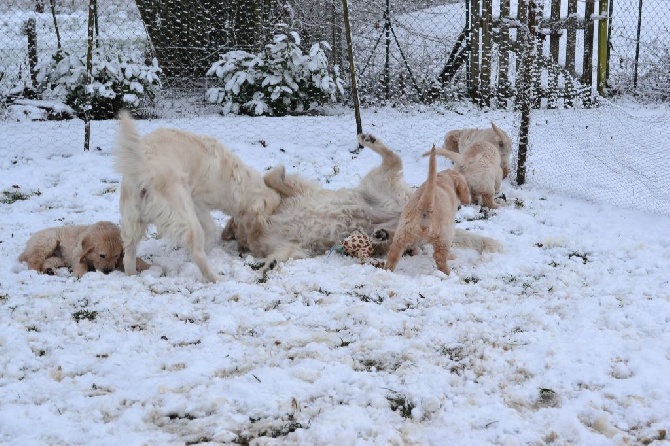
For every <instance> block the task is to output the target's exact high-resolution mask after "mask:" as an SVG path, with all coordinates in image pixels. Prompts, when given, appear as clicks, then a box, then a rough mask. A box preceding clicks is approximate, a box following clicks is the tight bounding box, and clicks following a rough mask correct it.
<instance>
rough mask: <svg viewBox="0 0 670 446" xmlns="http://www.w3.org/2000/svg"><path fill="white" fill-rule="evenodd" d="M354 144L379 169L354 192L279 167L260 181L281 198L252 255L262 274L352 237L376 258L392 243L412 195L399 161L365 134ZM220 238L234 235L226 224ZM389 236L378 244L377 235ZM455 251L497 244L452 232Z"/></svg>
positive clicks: (487, 248)
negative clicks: (360, 237) (376, 159)
mask: <svg viewBox="0 0 670 446" xmlns="http://www.w3.org/2000/svg"><path fill="white" fill-rule="evenodd" d="M358 140H359V142H360V143H361V144H362V145H364V146H366V147H369V148H370V149H372V150H374V151H375V152H376V153H378V154H379V155H381V157H382V163H381V165H379V166H377V167H375V168H374V169H372V170H371V171H370V172H369V173H368V174H367V175H366V176H365V177H364V178H363V179H362V180H361V181H360V183H359V185H358V186H356V187H353V188H341V189H337V190H332V189H326V188H323V187H322V186H320V185H319V184H317V183H315V182H313V181H309V180H307V179H305V178H303V177H300V176H299V175H285V174H284V168H283V167H278V168H275V169H273V170H272V171H270V172H269V173H268V174H266V176H265V181H266V183H267V184H268V186H270V187H272V188H274V189H276V190H277V191H278V192H280V193H281V195H282V202H281V204H280V206H279V207H278V208H277V210H276V211H275V213H274V214H273V215H272V216H271V217H270V218H269V220H268V225H267V228H266V231H265V233H264V234H263V235H262V236H261V237H260V238H259V243H258V245H257V249H252V250H251V251H252V254H254V255H255V256H257V257H266V259H265V270H267V269H269V268H272V267H274V265H276V264H277V263H278V262H283V261H286V260H288V259H290V258H294V259H298V258H305V257H309V256H311V255H315V254H323V253H324V252H326V251H327V250H328V249H330V248H332V247H333V246H335V245H337V244H339V243H340V242H341V241H342V239H344V238H345V237H347V236H348V235H350V234H351V233H353V232H357V231H358V232H361V233H363V234H366V235H368V236H370V237H371V238H372V240H373V244H374V247H375V254H383V253H385V252H386V251H387V250H388V247H389V245H390V243H391V241H392V239H393V235H394V232H395V230H396V228H397V226H398V220H399V218H400V214H401V212H402V210H403V208H404V207H405V205H406V203H407V201H408V200H409V198H410V196H411V195H412V193H413V189H412V188H411V187H410V186H409V185H408V184H407V183H405V181H404V179H403V173H402V168H403V165H402V160H401V158H400V157H399V156H398V155H397V154H395V153H394V152H393V151H391V150H389V149H388V148H387V147H386V146H385V145H384V143H383V142H381V141H380V140H379V139H377V138H376V137H374V136H372V135H369V134H361V135H359V136H358ZM229 225H230V226H233V227H229V228H227V229H226V230H224V233H225V234H226V237H227V238H230V233H231V231H232V232H235V234H237V232H238V231H237V228H236V223H235V222H234V221H232V220H231V221H230V224H229ZM382 229H383V230H386V234H387V235H388V237H387V238H386V239H383V240H382V239H379V237H377V236H376V234H377V233H378V231H379V230H382ZM454 246H463V247H471V248H475V249H477V250H478V251H480V252H482V251H497V250H500V244H499V243H498V242H496V241H495V240H492V239H489V238H487V237H481V236H477V235H475V234H471V233H469V232H467V231H462V230H458V229H457V230H456V234H455V236H454Z"/></svg>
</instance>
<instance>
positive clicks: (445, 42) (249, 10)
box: [0, 0, 670, 119]
mask: <svg viewBox="0 0 670 446" xmlns="http://www.w3.org/2000/svg"><path fill="white" fill-rule="evenodd" d="M522 1H523V0H522ZM569 1H570V0H564V1H558V0H543V1H542V2H539V3H540V6H542V9H543V11H544V16H545V17H549V18H548V19H547V20H546V21H547V23H549V22H548V21H549V20H553V15H550V14H552V8H558V9H559V10H560V12H559V13H560V15H561V17H563V18H566V17H569V16H570V14H572V13H573V12H572V11H570V10H569V9H570V6H569ZM573 1H574V2H575V4H576V5H577V8H579V9H580V10H583V8H584V5H583V2H577V0H573ZM477 3H479V1H475V0H441V1H440V0H425V1H417V0H377V1H357V2H352V4H351V5H350V8H349V10H350V14H349V20H350V23H351V30H352V40H353V55H354V60H355V66H356V69H357V72H356V74H357V77H358V87H359V89H360V102H361V103H362V104H363V105H380V104H398V103H416V102H423V103H426V102H433V101H441V102H442V103H446V104H449V103H450V102H452V101H455V100H461V99H464V98H466V97H468V96H469V95H470V94H469V92H468V88H469V87H470V86H471V82H473V80H472V79H470V78H469V76H470V73H469V72H468V69H467V67H466V66H467V64H466V63H464V60H463V59H464V58H465V57H467V56H468V54H467V52H463V51H461V48H460V47H459V45H460V46H463V45H462V40H463V39H464V36H465V38H467V39H470V40H471V39H472V32H469V31H470V28H474V27H476V26H478V25H479V22H478V21H475V22H474V23H473V24H471V23H470V22H471V20H470V22H469V18H470V17H469V14H471V12H472V11H471V10H472V8H473V5H475V4H477ZM591 3H593V2H591ZM596 4H597V6H596V8H595V11H594V14H595V15H596V16H597V15H599V14H600V15H602V14H603V12H602V11H601V6H600V4H599V3H597V2H596ZM89 5H91V7H92V8H93V17H94V22H93V24H92V31H93V39H94V40H93V42H94V48H93V53H92V71H93V73H92V75H93V79H92V82H93V83H94V88H97V90H96V91H97V92H98V94H97V95H96V98H97V99H99V100H100V101H101V103H100V104H94V109H95V110H94V113H93V114H94V116H93V119H97V118H110V117H113V116H114V113H115V112H116V109H117V108H119V107H121V106H130V107H133V108H136V109H137V110H138V113H139V114H140V115H144V116H146V117H169V116H171V115H176V116H178V115H184V114H192V115H205V114H211V113H216V112H219V111H221V110H220V108H221V107H224V106H225V102H226V94H227V93H229V92H227V91H225V87H226V83H228V84H231V82H230V78H228V77H226V75H228V74H229V73H228V72H226V70H222V69H221V68H224V67H225V65H226V64H228V65H231V64H232V65H231V67H232V68H231V69H233V68H234V69H238V70H239V69H242V68H246V69H247V71H252V70H250V69H249V63H248V62H249V59H251V58H252V57H253V56H259V55H263V53H264V52H267V51H268V49H267V46H268V45H271V44H273V43H275V41H274V39H275V38H276V36H278V35H282V34H283V35H286V36H288V37H287V40H286V43H287V44H288V51H294V50H295V49H296V48H299V50H300V51H302V52H303V54H307V55H310V54H311V53H310V51H311V52H312V53H313V51H314V50H313V48H312V46H313V45H314V44H317V45H318V44H319V43H320V46H319V49H320V50H321V53H320V54H319V56H321V55H323V64H324V65H325V66H324V67H321V71H320V74H322V75H323V76H329V77H331V78H332V80H333V82H332V83H331V85H325V84H326V83H324V85H321V86H319V87H323V88H314V87H313V86H311V87H310V88H311V93H310V95H311V96H310V97H309V98H307V99H310V100H316V102H319V103H330V102H333V101H334V102H338V103H344V104H346V105H350V104H351V88H350V86H351V82H350V75H349V63H348V58H347V45H346V39H345V35H344V25H343V24H344V17H343V14H342V2H341V0H331V1H328V2H324V3H318V4H317V3H314V2H308V1H301V0H294V1H291V2H279V1H276V0H245V1H239V2H214V1H197V2H196V1H183V2H176V1H162V2H152V1H147V0H138V1H137V2H136V3H130V4H129V3H127V2H122V1H120V0H97V1H95V2H90V1H85V0H66V1H62V0H9V1H7V2H3V4H2V5H1V6H0V14H1V17H2V21H1V22H0V30H1V31H2V35H1V36H0V101H1V102H0V104H1V107H2V116H3V117H4V118H5V119H8V118H9V119H12V118H16V116H14V114H13V113H11V112H12V110H14V111H17V110H18V111H20V112H22V113H23V114H27V115H28V117H34V116H33V115H35V114H36V115H38V116H43V115H44V112H39V111H37V110H35V109H32V110H27V109H26V108H25V107H24V108H21V107H18V106H20V105H24V106H25V104H26V102H25V100H35V99H44V100H58V101H60V102H63V103H65V104H67V105H68V106H70V107H72V108H74V112H75V114H77V113H78V114H80V115H81V114H83V113H82V112H81V109H82V107H83V105H82V104H81V102H82V101H84V100H85V99H86V88H85V85H83V84H84V83H85V80H86V79H85V76H84V74H85V71H86V70H85V68H86V62H87V60H86V58H87V57H86V56H87V27H88V16H89V14H88V6H89ZM487 5H491V6H487ZM506 5H507V6H506ZM510 5H511V8H510ZM557 5H558V6H557ZM603 5H605V4H603ZM487 7H490V8H491V9H492V10H493V11H494V12H493V16H492V19H491V20H492V21H493V22H496V23H497V22H501V23H502V22H505V21H507V23H509V22H514V20H515V19H516V20H521V19H522V17H520V16H521V15H522V13H521V12H519V11H520V10H515V7H516V5H515V4H514V3H510V2H509V1H507V2H505V0H502V1H501V2H500V3H499V4H498V3H497V2H492V1H491V0H488V2H487V1H486V0H483V8H487ZM587 7H588V2H587ZM607 8H609V11H607V12H606V14H607V17H609V18H610V21H609V22H608V26H609V33H610V40H609V49H608V50H609V61H610V62H609V67H608V68H609V73H608V75H609V76H608V87H609V89H608V90H607V94H610V95H611V94H614V95H617V94H622V93H627V94H636V95H639V96H641V97H643V98H644V99H645V100H649V101H652V100H665V99H667V97H668V93H669V91H670V79H669V76H670V75H669V74H668V73H670V70H669V69H668V68H669V66H668V65H669V63H668V62H667V61H668V60H670V49H669V48H670V30H669V29H668V24H667V23H668V22H669V21H670V3H668V2H665V1H663V0H613V1H612V2H610V3H608V4H606V5H605V9H607ZM596 18H597V17H596ZM476 20H486V16H485V15H484V16H482V17H477V18H476ZM503 26H504V25H503V24H500V23H498V24H497V25H496V24H494V31H493V32H494V33H495V32H498V31H499V28H502V27H503ZM546 26H547V27H550V26H551V25H550V24H546ZM513 27H514V25H512V28H510V29H511V30H512V31H506V32H512V33H513V34H514V33H516V32H517V31H516V30H515V29H514V28H513ZM475 31H476V30H475ZM550 31H551V30H550ZM550 31H548V32H547V35H546V36H545V40H546V43H545V45H546V46H547V52H548V46H549V44H548V41H549V35H550V34H551V32H550ZM596 33H597V31H596ZM293 36H295V38H294V37H293ZM295 39H298V40H295ZM459 39H460V40H459ZM556 42H557V44H558V42H559V40H558V39H557V40H556ZM293 44H295V45H293ZM561 44H562V45H565V43H564V42H563V43H561ZM292 45H293V46H292ZM484 49H486V47H484ZM508 50H509V48H505V47H503V46H502V44H501V45H498V44H496V41H495V40H494V44H493V45H492V46H490V47H489V49H488V54H484V57H483V58H482V62H481V63H482V65H484V64H489V65H490V64H492V63H493V64H495V63H500V64H502V62H500V58H501V57H502V55H503V53H505V54H504V55H505V58H507V55H506V53H507V51H508ZM231 51H235V52H243V53H244V54H237V56H236V57H237V58H235V56H230V52H231ZM277 51H279V50H277ZM226 53H228V54H229V57H228V58H224V57H223V55H224V54H226ZM312 55H313V54H312ZM245 56H246V57H247V59H245ZM270 56H271V55H270ZM270 56H268V57H266V59H268V58H269V57H270ZM458 57H460V59H458ZM511 57H512V58H516V57H517V54H515V53H514V52H512V54H511ZM316 59H317V58H314V57H313V58H312V60H311V61H310V63H312V64H316V63H319V62H321V61H318V60H316ZM222 61H223V62H222ZM263 62H265V65H264V69H268V66H269V63H268V62H269V61H268V60H264V61H263ZM217 63H219V66H218V68H219V70H218V73H217V70H216V69H214V68H215V67H214V65H215V64H217ZM505 63H506V64H507V62H505ZM516 63H517V64H518V61H517V62H516ZM560 63H561V64H565V61H560ZM512 65H513V64H512ZM568 66H569V65H568ZM229 68H230V67H229ZM256 68H258V67H256ZM303 68H304V67H303ZM257 71H258V70H257ZM314 72H316V69H314V70H313V71H312V74H313V73H314ZM511 72H512V73H513V72H514V68H512V69H511ZM266 74H267V73H266ZM124 76H125V77H124ZM238 80H239V79H238ZM246 80H247V84H249V78H247V79H246ZM265 80H267V78H265ZM336 81H339V83H338V82H336ZM96 82H97V83H96ZM487 82H491V84H492V85H494V86H495V84H496V82H497V80H496V79H495V76H494V78H493V79H492V80H490V81H487ZM123 84H126V85H123ZM230 86H231V85H229V87H230ZM240 87H241V85H240ZM217 88H218V89H219V93H220V94H219V95H218V96H217V95H216V94H215V92H216V89H217ZM231 88H232V87H231ZM213 89H214V90H213ZM208 91H209V94H208ZM124 95H125V100H124ZM112 96H114V98H112ZM228 96H230V95H228ZM239 96H240V101H244V102H249V101H251V99H253V94H251V93H248V94H246V95H245V94H244V92H243V93H241V94H239ZM247 96H251V98H249V97H247ZM285 96H286V95H284V97H285ZM102 99H106V100H104V101H103V100H102ZM282 99H283V98H282ZM291 99H295V98H291ZM238 102H239V101H238ZM268 102H272V101H268ZM279 102H282V101H279ZM293 102H294V104H292V107H291V106H289V107H288V109H287V110H276V108H277V107H278V104H277V101H275V102H273V103H270V104H268V107H267V109H263V110H261V109H258V110H257V109H256V108H254V109H253V110H252V107H246V110H245V107H241V108H242V110H239V109H238V108H235V107H233V111H237V112H240V111H241V112H245V111H246V112H247V113H249V114H254V113H260V112H262V113H263V114H282V113H300V112H303V111H306V110H304V109H305V108H306V107H308V106H309V104H308V102H309V101H308V100H303V101H302V102H303V103H302V104H295V102H296V101H293ZM177 103H178V105H179V107H178V110H175V108H177V107H176V106H177ZM222 104H223V105H222ZM13 105H14V107H13V108H12V106H13ZM42 106H43V107H46V104H42ZM104 108H107V110H104V111H101V112H100V113H97V110H98V109H104ZM229 108H230V107H229ZM9 109H12V110H9ZM47 111H48V112H49V113H51V115H49V117H56V116H65V112H64V110H60V111H61V113H57V112H55V111H53V110H47ZM226 111H229V110H228V109H227V110H226ZM30 112H32V114H31V113H30Z"/></svg>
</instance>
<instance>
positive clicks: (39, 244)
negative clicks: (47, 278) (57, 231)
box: [19, 233, 58, 272]
mask: <svg viewBox="0 0 670 446" xmlns="http://www.w3.org/2000/svg"><path fill="white" fill-rule="evenodd" d="M57 249H58V237H57V236H55V235H52V234H45V233H42V234H40V233H36V234H35V235H33V237H32V238H31V239H30V240H28V244H27V245H26V249H25V250H24V251H23V253H22V254H21V255H20V256H19V261H20V262H26V263H27V264H28V269H32V270H35V271H39V272H44V271H43V265H44V261H45V260H46V259H48V258H49V257H51V256H52V255H53V253H54V251H56V250H57Z"/></svg>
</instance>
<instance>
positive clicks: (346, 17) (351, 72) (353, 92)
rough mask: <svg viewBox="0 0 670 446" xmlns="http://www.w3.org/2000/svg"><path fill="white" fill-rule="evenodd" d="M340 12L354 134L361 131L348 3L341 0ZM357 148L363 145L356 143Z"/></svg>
mask: <svg viewBox="0 0 670 446" xmlns="http://www.w3.org/2000/svg"><path fill="white" fill-rule="evenodd" d="M342 14H343V16H344V32H345V33H346V38H347V53H348V55H349V75H350V76H351V95H352V99H353V101H354V116H355V118H356V134H359V133H363V124H361V108H360V104H359V103H358V86H357V85H356V67H355V66H354V47H353V42H352V39H351V25H350V24H349V3H348V1H347V0H342ZM357 147H358V149H362V148H363V147H362V146H361V145H360V144H358V146H357Z"/></svg>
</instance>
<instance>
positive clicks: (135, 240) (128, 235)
mask: <svg viewBox="0 0 670 446" xmlns="http://www.w3.org/2000/svg"><path fill="white" fill-rule="evenodd" d="M146 194H147V191H146V190H145V189H142V190H140V191H137V190H135V187H134V185H133V184H131V183H130V182H127V181H125V180H122V181H121V197H120V199H119V213H120V214H121V220H120V224H119V226H120V228H121V240H122V242H123V270H124V271H125V273H126V274H129V275H132V274H137V260H136V257H137V245H139V243H140V241H141V240H142V238H143V237H144V235H145V234H146V230H147V225H146V224H145V223H143V222H142V215H141V206H143V203H144V202H145V201H146V200H145V196H146Z"/></svg>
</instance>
